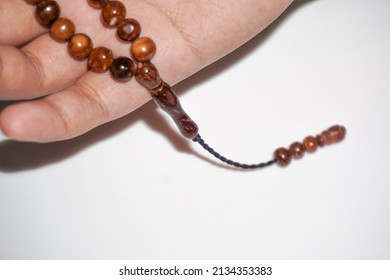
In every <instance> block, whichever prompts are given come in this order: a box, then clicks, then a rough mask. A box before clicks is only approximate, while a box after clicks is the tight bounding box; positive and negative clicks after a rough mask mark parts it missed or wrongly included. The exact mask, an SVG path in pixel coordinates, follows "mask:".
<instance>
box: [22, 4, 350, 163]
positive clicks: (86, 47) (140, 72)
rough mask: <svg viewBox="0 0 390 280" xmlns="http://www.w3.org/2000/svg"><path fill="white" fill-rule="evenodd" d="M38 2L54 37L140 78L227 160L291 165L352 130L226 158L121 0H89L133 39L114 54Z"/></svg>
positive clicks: (100, 64)
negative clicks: (249, 158) (123, 52)
mask: <svg viewBox="0 0 390 280" xmlns="http://www.w3.org/2000/svg"><path fill="white" fill-rule="evenodd" d="M25 1H26V2H27V3H29V4H31V5H36V10H35V13H36V17H37V19H38V21H39V22H40V23H41V25H42V26H44V27H47V28H50V34H51V36H52V38H53V39H55V40H57V41H59V42H68V51H69V54H70V55H71V56H72V57H73V58H75V59H78V60H84V59H88V66H89V68H90V70H92V71H94V72H97V73H102V72H105V71H107V70H110V73H111V76H112V77H113V78H114V79H115V80H117V81H121V82H128V81H130V80H131V79H132V77H133V76H135V79H136V80H137V82H138V83H139V84H141V85H142V86H143V87H144V88H145V89H146V90H148V92H149V93H150V95H151V96H152V98H153V100H154V101H155V103H156V104H157V105H158V106H159V107H160V108H161V109H162V110H164V111H165V112H166V113H168V114H169V115H170V116H171V118H172V119H173V121H174V122H175V124H176V125H177V127H178V128H179V130H180V132H181V134H182V135H183V136H184V137H187V138H189V139H192V140H193V141H194V142H198V143H199V144H200V145H201V146H202V147H203V148H204V149H205V150H206V151H208V152H209V153H211V154H212V155H214V156H215V157H216V158H217V159H219V160H221V161H222V162H224V163H226V164H229V165H232V166H235V167H239V168H244V169H255V168H264V167H267V166H270V165H272V164H274V163H275V162H276V163H277V164H278V165H280V166H286V165H288V164H289V163H290V161H291V159H292V158H294V159H299V158H302V157H303V156H304V153H305V152H308V153H313V152H315V151H316V150H317V148H318V147H323V146H325V145H330V144H333V143H337V142H339V141H341V140H343V139H344V137H345V134H346V130H345V128H344V127H342V126H340V125H335V126H332V127H330V128H329V129H328V130H326V131H323V132H322V133H321V134H319V135H317V136H316V137H313V136H308V137H306V138H305V139H304V140H303V142H302V143H300V142H294V143H292V144H291V145H290V147H289V148H288V149H286V148H279V149H277V150H276V151H275V152H274V159H273V160H270V161H268V162H264V163H259V164H242V163H239V162H235V161H232V160H230V159H227V158H225V157H224V156H222V155H220V154H219V153H217V152H216V151H215V150H214V149H212V148H211V147H210V146H209V145H208V144H206V143H205V142H204V141H203V139H202V138H201V136H200V135H199V134H198V126H197V124H196V123H195V122H194V121H193V120H192V119H191V118H190V117H189V116H188V115H187V113H186V112H185V111H184V110H183V108H182V106H181V104H180V101H179V99H178V97H177V96H176V94H175V92H174V91H173V89H172V88H171V86H169V85H168V84H167V83H166V82H164V80H163V79H162V78H161V77H160V74H159V72H158V70H157V68H156V66H155V65H154V64H152V63H151V59H152V58H153V57H154V55H155V54H156V50H157V46H156V44H155V43H154V41H153V40H152V39H151V38H149V37H146V36H144V37H140V35H141V25H140V24H139V22H138V21H137V20H135V19H132V18H126V14H127V11H126V7H125V5H123V4H122V3H121V2H119V1H110V0H88V3H89V4H90V6H92V7H93V8H96V9H102V11H101V18H102V21H103V22H104V24H105V25H106V26H107V27H116V28H117V30H116V31H117V32H116V34H117V36H118V38H120V39H121V40H123V41H125V42H131V47H130V54H131V56H132V58H133V59H134V60H135V62H133V60H132V59H131V58H128V57H124V56H121V57H117V58H114V55H113V52H112V51H111V50H110V49H108V48H105V47H97V48H93V43H92V40H91V39H90V38H89V37H88V36H87V35H86V34H83V33H78V34H75V25H74V24H73V22H72V21H71V20H69V19H66V18H60V12H61V10H60V7H59V5H58V4H57V2H56V1H53V0H25Z"/></svg>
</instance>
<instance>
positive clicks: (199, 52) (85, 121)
mask: <svg viewBox="0 0 390 280" xmlns="http://www.w3.org/2000/svg"><path fill="white" fill-rule="evenodd" d="M292 1H293V0H245V1H237V0H224V1H218V0H208V1H190V0H187V1H186V0H176V1H168V0H144V1H139V0H122V2H123V3H124V4H125V5H126V8H127V15H128V16H127V17H132V18H135V19H137V20H138V21H139V22H140V23H141V27H142V33H141V36H148V37H151V38H152V39H153V40H154V41H155V42H156V45H157V54H156V56H155V57H154V59H153V63H154V64H155V65H156V66H157V68H158V69H159V72H160V74H161V76H162V78H163V79H164V80H165V81H167V82H168V83H169V84H171V85H173V84H175V83H178V82H180V81H181V80H183V79H185V78H186V77H188V76H190V75H192V74H194V73H195V72H197V71H198V70H200V69H201V68H203V67H205V66H207V65H208V64H210V63H212V62H214V61H215V60H218V59H219V58H221V57H223V56H224V55H226V54H228V53H229V52H231V51H233V50H234V49H235V48H237V47H239V46H240V45H242V44H244V43H245V42H246V41H248V40H249V39H250V38H252V37H253V36H255V35H256V34H257V33H259V32H260V31H262V30H263V29H264V28H265V27H266V26H267V25H269V24H270V23H271V22H272V21H273V20H274V19H275V18H276V17H278V16H279V15H280V14H281V13H282V12H283V11H284V9H285V8H286V7H287V6H288V5H289V4H290V3H291V2H292ZM57 2H58V4H59V5H60V7H61V17H66V18H69V19H71V20H72V21H73V22H74V23H75V25H76V33H85V34H87V35H88V36H89V37H90V38H91V39H92V41H93V43H94V46H95V47H96V46H106V47H108V48H110V49H111V50H113V52H114V55H115V56H119V55H125V56H129V44H125V43H123V42H120V41H119V40H118V39H116V37H115V29H108V28H105V27H103V25H102V23H101V21H100V10H95V9H93V8H91V7H90V6H89V5H88V4H87V1H86V0H73V1H69V0H67V1H66V0H57ZM34 10H35V8H34V6H31V5H29V4H27V3H26V2H24V1H22V0H1V2H0V11H1V13H0V26H1V29H0V100H12V101H21V100H32V99H37V98H38V99H37V100H33V101H24V102H18V103H15V104H13V105H10V106H8V107H7V108H5V109H4V110H3V111H2V112H1V114H0V129H1V130H2V131H3V132H4V134H6V135H7V136H9V137H11V138H13V139H16V140H20V141H35V142H50V141H58V140H64V139H68V138H72V137H75V136H77V135H80V134H82V133H84V132H86V131H88V130H91V129H92V128H94V127H96V126H98V125H100V124H103V123H105V122H108V121H111V120H114V119H117V118H119V117H121V116H124V115H126V114H128V113H130V112H132V111H134V110H136V109H137V108H138V107H140V106H142V105H143V104H145V103H146V102H147V101H148V100H149V99H150V96H149V94H148V92H147V91H146V90H145V89H144V88H142V87H141V86H140V85H138V83H137V82H136V81H135V80H134V79H133V80H132V81H130V82H129V83H118V82H116V81H114V80H113V79H112V78H111V77H110V74H109V73H104V74H97V73H93V72H90V71H88V69H87V63H86V61H82V62H80V61H76V60H74V59H72V58H71V57H70V56H69V54H68V52H67V44H64V43H58V42H56V41H54V40H53V39H52V38H51V37H50V34H49V33H48V31H49V30H47V29H45V28H43V27H42V26H40V25H39V24H38V22H37V20H36V19H35V17H34Z"/></svg>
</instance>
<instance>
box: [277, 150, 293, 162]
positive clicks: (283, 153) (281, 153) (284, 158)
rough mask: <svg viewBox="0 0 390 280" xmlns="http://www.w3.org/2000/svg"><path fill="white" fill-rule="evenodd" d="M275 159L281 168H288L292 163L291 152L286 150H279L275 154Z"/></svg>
mask: <svg viewBox="0 0 390 280" xmlns="http://www.w3.org/2000/svg"><path fill="white" fill-rule="evenodd" d="M274 158H275V160H276V162H277V164H279V165H280V166H286V165H288V164H289V163H290V161H291V155H290V152H289V151H288V150H287V149H285V148H279V149H277V150H276V151H275V153H274Z"/></svg>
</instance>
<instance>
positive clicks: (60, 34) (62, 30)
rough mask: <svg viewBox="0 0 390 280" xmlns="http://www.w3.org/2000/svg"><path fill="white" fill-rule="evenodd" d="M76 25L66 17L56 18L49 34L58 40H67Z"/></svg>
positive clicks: (71, 35) (72, 33)
mask: <svg viewBox="0 0 390 280" xmlns="http://www.w3.org/2000/svg"><path fill="white" fill-rule="evenodd" d="M75 29H76V27H75V26H74V23H73V22H72V21H70V20H69V19H67V18H59V19H57V20H56V21H55V22H54V23H53V25H52V26H51V29H50V35H51V36H52V37H53V38H54V39H55V40H57V41H59V42H66V41H69V40H70V38H72V37H73V35H74V32H75Z"/></svg>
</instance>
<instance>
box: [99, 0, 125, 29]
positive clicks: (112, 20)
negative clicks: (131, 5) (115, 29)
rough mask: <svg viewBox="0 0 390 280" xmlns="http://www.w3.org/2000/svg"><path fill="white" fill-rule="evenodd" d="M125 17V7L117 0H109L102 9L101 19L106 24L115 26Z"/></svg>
mask: <svg viewBox="0 0 390 280" xmlns="http://www.w3.org/2000/svg"><path fill="white" fill-rule="evenodd" d="M125 17H126V7H125V5H123V4H122V2H119V1H110V2H108V3H107V4H105V5H104V8H103V11H102V18H103V21H104V22H105V23H106V24H107V25H108V26H116V25H117V24H118V23H119V22H120V21H122V20H123V19H125Z"/></svg>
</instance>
